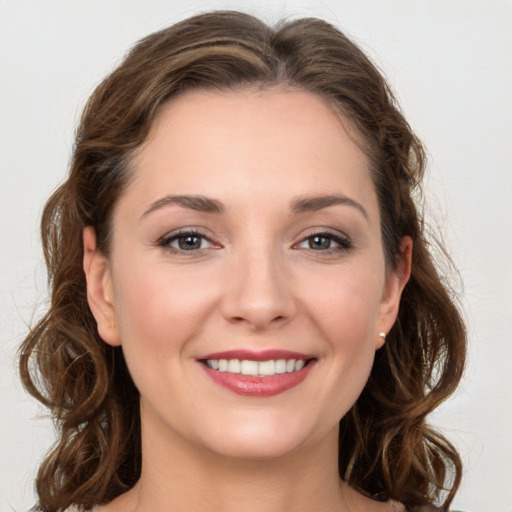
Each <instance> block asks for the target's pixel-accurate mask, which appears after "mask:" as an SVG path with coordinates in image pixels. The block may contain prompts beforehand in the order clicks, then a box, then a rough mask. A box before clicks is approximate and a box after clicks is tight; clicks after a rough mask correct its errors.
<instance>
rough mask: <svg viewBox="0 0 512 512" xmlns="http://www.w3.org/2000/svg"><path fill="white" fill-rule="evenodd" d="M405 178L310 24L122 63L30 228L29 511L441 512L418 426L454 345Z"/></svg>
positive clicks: (214, 20) (189, 23)
mask: <svg viewBox="0 0 512 512" xmlns="http://www.w3.org/2000/svg"><path fill="white" fill-rule="evenodd" d="M424 161H425V158H424V152H423V149H422V147H421V144H420V143H419V141H418V139H417V138H416V137H415V136H414V134H413V133H412V132H411V130H410V128H409V126H408V124H407V123H406V121H405V120H404V118H403V117H402V115H401V114H400V113H399V111H398V109H397V107H396V104H395V102H394V99H393V97H392V94H391V92H390V91H389V89H388V87H387V85H386V83H385V82H384V80H383V78H382V77H381V75H380V74H379V73H378V71H377V70H376V69H375V68H374V66H373V65H372V64H371V63H370V62H369V61H368V59H367V58H366V57H365V56H364V54H363V53H362V52H361V51H360V50H359V49H358V48H357V47H356V46H355V45H354V44H353V43H352V42H351V41H350V40H348V39H347V38H346V37H345V36H344V35H343V34H341V33H340V32H338V31H337V30H336V29H334V28H333V27H331V26H330V25H328V24H327V23H325V22H323V21H320V20H314V19H303V20H297V21H291V22H287V23H283V24H281V25H279V26H277V27H276V28H270V27H268V26H266V25H265V24H263V23H262V22H260V21H259V20H257V19H255V18H253V17H251V16H248V15H245V14H240V13H235V12H217V13H211V14H205V15H201V16H197V17H194V18H191V19H188V20H185V21H183V22H181V23H178V24H177V25H174V26H172V27H170V28H168V29H165V30H163V31H161V32H158V33H156V34H153V35H150V36H149V37H147V38H145V39H144V40H142V41H141V42H140V43H138V44H137V45H136V46H135V47H134V48H133V50H132V51H131V52H130V53H129V54H128V56H127V57H126V59H125V60H124V61H123V62H122V63H121V65H120V66H119V67H118V68H117V69H116V70H115V71H114V72H113V73H112V74H111V75H110V76H109V77H107V79H106V80H105V81H104V82H103V83H102V84H100V86H99V87H98V88H97V89H96V91H95V92H94V94H93V96H92V97H91V99H90V100H89V102H88V104H87V106H86V109H85V111H84V114H83V117H82V120H81V123H80V127H79V130H78V133H77V140H76V146H75V151H74V156H73V161H72V165H71V171H70V175H69V178H68V180H67V181H66V182H65V183H64V184H63V185H62V186H61V187H60V188H59V189H58V190H57V191H56V192H55V193H54V195H53V196H52V197H51V198H50V200H49V201H48V203H47V205H46V208H45V210H44V214H43V219H42V230H43V243H44V250H45V256H46V261H47V265H48V269H49V276H50V282H51V285H52V302H51V307H50V309H49V311H48V313H47V314H46V316H45V317H44V318H43V319H42V320H41V322H40V323H39V324H38V325H36V327H35V328H34V329H33V330H32V332H31V333H30V334H29V336H28V337H27V339H26V340H25V342H24V345H23V347H22V352H21V354H22V355H21V373H22V378H23V381H24V384H25V386H26V387H27V389H28V390H29V392H31V393H32V394H33V395H34V396H36V397H37V398H38V399H39V400H40V401H42V402H43V403H44V404H45V405H47V406H48V407H49V408H50V409H51V411H52V413H53V415H54V417H55V419H56V421H57V425H58V426H59V429H60V430H59V434H60V435H59V439H58V442H57V444H56V446H55V447H54V449H53V450H52V451H51V452H50V453H49V455H48V456H47V458H46V459H45V461H44V462H43V464H42V465H41V467H40V470H39V474H38V479H37V492H38V496H39V503H38V506H39V509H40V510H44V511H62V510H64V509H66V508H67V507H72V506H74V507H79V508H81V509H90V508H92V507H95V506H97V507H98V508H97V510H98V511H100V512H111V511H112V512H116V511H130V512H131V511H143V510H152V511H156V510H171V511H174V510H176V511H182V510H186V511H187V512H190V511H194V510H201V511H206V510H226V511H229V510H244V511H251V510H255V509H258V510H268V511H282V510H294V511H302V510H303V511H311V510H319V511H331V510H332V511H334V510H336V511H343V512H349V511H356V510H365V511H398V510H423V509H425V507H430V506H441V507H442V508H443V509H444V508H446V507H448V505H449V504H450V502H451V501H452V499H453V496H454V493H455V491H456V489H457V487H458V485H459V482H460V477H461V463H460V459H459V456H458V454H457V453H456V451H455V449H454V448H453V447H452V445H451V444H450V443H449V442H448V441H447V440H446V439H445V438H444V437H443V436H442V435H440V434H438V433H436V432H435V431H433V430H432V429H431V428H430V427H429V426H428V425H427V424H426V420H425V418H426V416H427V415H428V413H430V412H431V411H432V410H433V409H434V408H435V407H436V406H437V405H439V404H440V403H441V402H442V401H443V400H444V399H446V397H447V396H449V395H450V394H451V393H452V392H453V390H454V389H455V387H456V385H457V383H458V381H459V379H460V377H461V374H462V371H463V365H464V354H465V331H464V326H463V323H462V321H461V318H460V315H459V313H458V311H457V308H456V307H455V305H454V303H453V301H452V299H451V297H450V291H449V290H448V289H447V288H446V285H445V284H444V283H443V281H442V279H441V278H440V276H439V275H438V273H437V271H436V268H435V266H434V264H433V261H432V258H431V255H430V254H429V252H428V247H427V242H426V241H425V239H424V235H423V231H422V219H421V217H420V216H419V215H418V212H417V209H416V206H415V204H414V201H413V199H412V193H413V192H414V191H416V190H417V189H418V187H419V185H420V182H421V178H422V174H423V170H424V163H425V162H424ZM95 510H96V509H95Z"/></svg>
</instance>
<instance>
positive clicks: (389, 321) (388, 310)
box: [376, 236, 412, 348]
mask: <svg viewBox="0 0 512 512" xmlns="http://www.w3.org/2000/svg"><path fill="white" fill-rule="evenodd" d="M411 261H412V240H411V238H410V237H408V236H405V237H404V238H402V241H401V242H400V255H399V258H398V263H397V266H396V268H395V269H394V270H393V271H392V272H389V273H388V275H387V276H386V283H385V286H384V290H383V294H382V299H381V303H380V317H379V324H378V325H379V333H377V334H376V336H377V337H378V340H377V344H376V348H380V347H382V345H384V341H385V337H386V336H385V335H386V334H387V333H388V332H389V331H390V330H391V327H393V324H394V323H395V321H396V318H397V316H398V309H399V307H400V298H401V296H402V292H403V290H404V288H405V285H406V284H407V282H408V281H409V277H410V276H411ZM382 333H383V334H384V336H382Z"/></svg>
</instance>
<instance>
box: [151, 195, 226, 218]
mask: <svg viewBox="0 0 512 512" xmlns="http://www.w3.org/2000/svg"><path fill="white" fill-rule="evenodd" d="M171 204H177V205H179V206H182V207H183V208H190V209H191V210H197V211H199V212H205V213H223V212H224V210H225V209H224V205H223V204H222V203H221V202H220V201H217V200H216V199H210V198H209V197H205V196H182V195H180V196H165V197H162V198H161V199H158V200H157V201H155V202H154V203H151V205H150V207H149V208H148V209H147V210H146V211H145V212H144V213H143V214H142V217H145V216H146V215H148V214H150V213H151V212H154V211H155V210H159V209H161V208H164V207H165V206H169V205H171Z"/></svg>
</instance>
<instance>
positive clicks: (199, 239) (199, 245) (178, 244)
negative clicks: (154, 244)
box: [158, 230, 215, 253]
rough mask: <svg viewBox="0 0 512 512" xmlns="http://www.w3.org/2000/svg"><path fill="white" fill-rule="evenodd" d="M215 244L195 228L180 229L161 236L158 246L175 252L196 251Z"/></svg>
mask: <svg viewBox="0 0 512 512" xmlns="http://www.w3.org/2000/svg"><path fill="white" fill-rule="evenodd" d="M214 245H215V244H214V243H213V242H212V241H211V240H210V238H208V237H207V236H206V235H204V234H203V233H200V232H199V231H195V230H187V231H180V232H178V233H173V234H171V235H168V236H165V237H163V238H161V239H160V240H159V242H158V246H159V247H162V248H164V249H166V250H169V251H171V252H175V253H183V252H198V251H201V250H203V249H208V248H211V247H212V246H214Z"/></svg>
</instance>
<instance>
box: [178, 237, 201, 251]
mask: <svg viewBox="0 0 512 512" xmlns="http://www.w3.org/2000/svg"><path fill="white" fill-rule="evenodd" d="M178 244H179V246H180V249H183V250H185V251H187V250H188V251H190V250H192V249H200V248H201V238H200V237H198V236H190V235H189V236H182V237H180V238H179V239H178Z"/></svg>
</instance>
